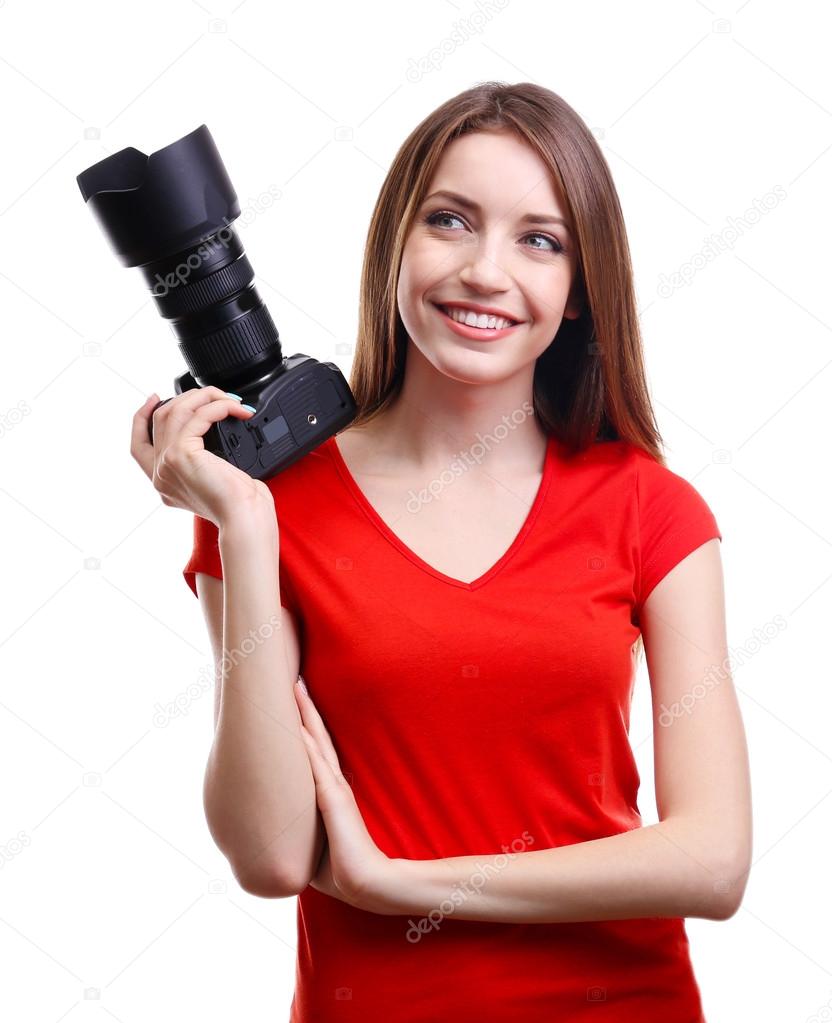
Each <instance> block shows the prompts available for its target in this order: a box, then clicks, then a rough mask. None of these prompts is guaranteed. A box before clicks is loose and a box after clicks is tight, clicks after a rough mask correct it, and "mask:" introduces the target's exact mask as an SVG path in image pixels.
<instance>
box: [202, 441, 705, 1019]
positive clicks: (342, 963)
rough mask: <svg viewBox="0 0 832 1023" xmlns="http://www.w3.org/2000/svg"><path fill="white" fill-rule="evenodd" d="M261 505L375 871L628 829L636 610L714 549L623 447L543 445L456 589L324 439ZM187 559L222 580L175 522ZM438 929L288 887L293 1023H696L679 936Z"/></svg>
mask: <svg viewBox="0 0 832 1023" xmlns="http://www.w3.org/2000/svg"><path fill="white" fill-rule="evenodd" d="M268 486H269V487H270V489H271V490H272V493H273V495H274V498H275V505H276V509H277V517H278V522H279V528H280V587H281V593H282V602H283V604H284V605H285V606H286V607H288V608H289V609H290V610H291V611H292V613H293V615H294V617H295V620H296V622H297V624H298V629H299V633H300V643H301V664H300V671H301V674H302V676H303V678H304V679H305V681H306V684H307V686H308V688H309V692H310V695H311V696H312V698H313V700H314V701H315V704H316V706H317V708H318V710H319V711H320V713H321V715H322V716H323V719H324V722H325V723H326V725H327V728H328V729H329V732H330V734H331V736H332V739H333V743H334V745H335V748H336V750H337V752H338V756H339V758H340V762H341V766H342V769H343V771H344V773H345V774H346V776H347V778H348V779H349V780H350V782H351V785H352V788H353V791H354V793H355V798H356V801H357V803H358V806H359V808H360V810H361V812H362V815H363V818H364V821H365V823H366V825H367V828H368V831H369V832H370V834H371V835H372V837H373V839H374V840H375V842H376V844H377V845H378V846H379V848H380V849H381V850H382V851H383V852H384V853H386V854H387V855H388V856H391V857H402V858H406V859H431V858H437V857H447V856H469V855H483V856H487V855H496V854H498V853H501V852H505V851H506V850H505V849H504V848H503V847H504V846H505V847H508V850H509V851H519V850H537V849H547V848H551V847H554V846H561V845H569V844H572V843H576V842H586V841H590V840H592V839H596V838H604V837H606V836H608V835H614V834H618V833H620V832H623V831H628V830H630V829H634V828H638V827H640V826H641V817H640V814H639V810H638V805H637V794H638V789H639V774H638V770H637V767H636V764H635V759H634V756H633V752H632V749H631V746H630V743H629V739H628V731H629V717H630V702H631V697H632V692H633V685H634V682H635V668H636V661H635V656H634V650H633V644H634V643H635V641H636V639H637V637H638V635H639V626H638V613H639V609H640V607H641V605H642V603H643V602H644V600H645V599H646V597H647V595H648V594H649V593H650V591H651V590H652V589H653V587H654V586H655V585H656V583H658V582H659V580H660V579H662V578H663V576H664V575H665V574H666V573H667V572H668V571H669V570H670V569H671V568H673V566H674V565H676V564H677V563H678V562H679V561H680V560H681V559H682V558H684V557H685V556H686V555H688V554H689V553H690V552H691V551H693V550H694V549H695V548H697V547H699V546H700V545H701V544H703V543H705V541H707V540H709V539H711V538H713V537H716V538H718V539H720V540H721V539H722V536H721V534H720V532H719V530H718V528H717V524H716V521H715V519H714V516H713V515H712V513H711V511H710V509H709V507H708V505H707V504H706V503H705V501H704V499H703V498H702V497H701V496H700V494H699V493H698V491H696V490H695V489H694V487H693V486H692V485H691V484H690V483H689V482H687V481H686V480H685V479H683V478H682V477H680V476H678V475H676V474H675V473H673V472H671V471H670V470H669V469H667V468H665V467H664V466H662V465H660V464H659V463H658V462H656V461H655V460H654V459H653V458H652V457H651V456H650V455H648V454H647V453H646V452H644V451H642V450H641V449H639V448H637V447H636V446H634V445H632V444H629V443H627V442H624V441H612V442H601V443H598V444H595V445H593V446H592V447H591V448H589V449H588V450H587V451H585V452H583V453H581V454H580V455H577V456H574V457H571V458H570V457H567V454H566V449H565V447H564V446H563V445H562V443H561V442H560V441H558V440H557V439H556V438H554V437H550V438H549V443H548V445H547V448H546V460H545V468H544V472H543V478H542V481H541V484H540V488H539V491H538V493H537V495H536V498H535V500H534V502H533V504H532V506H531V508H530V510H529V513H528V517H527V518H526V520H525V523H524V525H523V526H522V528H521V529H520V532H519V533H518V535H517V536H516V538H515V540H514V541H513V543H512V544H511V546H510V547H509V549H508V550H507V551H506V552H505V553H504V554H503V556H502V557H501V558H500V559H499V560H498V561H497V562H496V564H494V565H493V566H492V567H491V568H490V569H489V570H488V571H487V572H485V573H484V574H483V575H481V576H480V577H479V578H478V579H476V580H474V581H473V582H471V583H466V582H461V581H459V580H457V579H453V578H451V577H450V576H447V575H444V574H443V573H442V572H439V571H437V570H436V569H434V568H432V567H431V566H430V565H429V564H427V563H426V562H425V561H423V560H422V559H421V558H420V557H419V556H418V555H416V554H415V553H414V552H413V551H412V550H410V549H409V548H408V547H407V546H406V545H405V544H404V543H402V542H401V541H400V540H399V538H398V537H397V536H396V534H395V533H394V532H393V530H391V529H390V528H388V526H387V525H386V524H385V523H384V521H383V520H382V519H381V517H380V516H379V515H378V514H377V513H376V512H375V510H374V509H373V507H372V506H371V505H370V503H369V502H368V501H367V499H366V498H365V497H364V495H363V493H362V491H361V490H360V489H359V487H358V484H357V482H356V481H355V479H354V478H353V477H352V476H351V475H350V472H349V470H348V468H347V466H346V463H345V462H344V460H343V458H342V457H341V454H340V451H339V450H338V446H337V443H336V442H335V439H334V438H329V439H328V440H327V441H326V442H325V443H324V444H322V445H320V447H318V448H317V449H315V450H314V451H312V452H311V453H310V454H309V455H307V456H305V457H304V458H302V459H301V460H300V461H299V462H296V463H295V464H294V465H292V466H290V467H289V468H288V469H286V470H284V471H283V472H282V473H280V474H278V475H277V476H276V477H274V478H272V479H271V480H269V481H268ZM439 499H441V495H440V498H439ZM484 513H487V511H486V512H484ZM403 514H405V513H403ZM194 538H195V544H194V550H193V554H192V556H191V558H190V560H189V561H188V563H187V566H186V567H185V570H184V574H185V578H186V580H187V582H188V584H189V585H190V586H191V588H192V589H193V590H194V592H196V589H195V583H194V573H195V572H207V573H208V574H210V575H214V576H221V571H222V566H221V564H220V559H219V552H218V548H217V530H216V528H215V527H214V526H213V525H212V524H211V523H210V522H206V521H205V520H203V519H201V518H196V519H195V534H194ZM475 883H476V882H475V881H474V880H473V879H472V881H471V884H472V885H473V884H475ZM445 909H446V912H445V915H444V916H442V918H441V920H438V919H437V917H436V916H434V922H435V923H436V926H433V925H431V926H430V927H429V928H428V929H427V930H426V931H425V930H420V929H419V927H418V924H419V920H418V919H413V918H412V917H408V916H384V915H380V914H374V913H369V912H365V911H363V910H358V909H355V908H352V907H350V906H348V905H347V904H346V903H344V902H341V901H339V900H338V899H334V898H332V897H330V896H328V895H324V894H322V893H320V892H318V891H316V890H315V889H314V888H311V887H308V888H307V889H306V890H305V891H303V892H302V893H301V894H300V895H299V897H298V903H297V924H298V957H297V971H296V988H295V995H294V1000H293V1003H292V1014H291V1023H329V1021H335V1020H338V1021H360V1023H375V1021H383V1023H433V1021H443V1023H444V1021H451V1020H453V1021H454V1023H490V1021H496V1020H506V1019H515V1018H517V1019H523V1020H524V1021H525V1023H544V1021H545V1023H552V1021H553V1020H564V1021H566V1020H568V1021H569V1023H580V1021H584V1020H587V1021H589V1020H591V1021H593V1023H601V1021H609V1023H613V1021H614V1023H628V1021H632V1023H670V1021H672V1023H703V1016H702V1007H701V1002H700V992H699V988H698V985H697V982H696V979H695V977H694V974H693V970H692V966H691V961H690V957H689V946H688V938H687V934H686V932H685V924H684V919H683V918H673V919H663V918H658V917H655V918H639V919H632V920H614V921H598V922H580V923H552V924H549V923H530V924H514V923H495V922H486V921H475V920H460V919H454V917H453V912H452V909H453V907H452V905H449V904H446V906H445ZM423 927H424V925H423Z"/></svg>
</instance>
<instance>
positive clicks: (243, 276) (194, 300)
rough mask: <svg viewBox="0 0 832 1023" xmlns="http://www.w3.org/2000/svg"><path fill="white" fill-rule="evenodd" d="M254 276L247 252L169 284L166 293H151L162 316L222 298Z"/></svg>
mask: <svg viewBox="0 0 832 1023" xmlns="http://www.w3.org/2000/svg"><path fill="white" fill-rule="evenodd" d="M253 279H254V270H253V269H252V266H251V263H250V262H249V261H248V256H246V255H242V256H240V257H239V259H235V260H234V262H233V263H228V264H227V265H226V266H224V267H222V269H221V270H217V272H216V273H213V274H211V276H210V277H204V278H203V279H202V280H201V281H194V282H193V284H188V282H187V280H185V281H184V282H183V283H182V284H179V285H177V286H176V287H172V288H170V289H169V290H168V293H167V294H166V295H154V298H155V299H156V305H157V307H158V309H159V312H160V313H161V314H162V316H164V317H165V319H168V320H169V319H172V318H173V317H175V316H183V315H186V314H188V313H194V312H196V311H197V310H199V309H204V308H205V306H208V305H213V304H214V303H215V302H222V301H223V300H225V299H227V298H229V297H230V296H231V295H234V294H236V293H237V292H238V291H242V290H243V288H245V287H246V286H247V285H248V284H250V283H251V281H252V280H253Z"/></svg>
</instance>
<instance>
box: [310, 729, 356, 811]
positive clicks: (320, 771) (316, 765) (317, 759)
mask: <svg viewBox="0 0 832 1023" xmlns="http://www.w3.org/2000/svg"><path fill="white" fill-rule="evenodd" d="M300 729H301V735H302V736H303V741H304V742H305V743H306V749H307V751H308V753H309V762H310V764H311V766H312V776H313V777H314V779H315V788H316V789H317V791H318V793H319V795H320V794H323V793H324V792H327V791H328V790H330V789H332V788H335V787H337V786H338V785H339V784H340V778H339V777H338V775H336V773H335V772H334V771H333V769H332V765H331V764H330V763H329V762H328V761H327V759H326V758H325V757H324V755H323V754H322V753H321V751H320V748H319V747H318V744H317V743H316V742H315V739H314V737H313V736H312V735H311V734H310V732H309V730H308V729H307V728H305V727H304V726H303V725H301V726H300ZM342 777H343V776H342ZM345 780H346V779H345ZM325 809H328V808H325V807H324V806H321V807H320V810H321V813H324V811H325Z"/></svg>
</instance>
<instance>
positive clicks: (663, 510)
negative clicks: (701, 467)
mask: <svg viewBox="0 0 832 1023" xmlns="http://www.w3.org/2000/svg"><path fill="white" fill-rule="evenodd" d="M637 491H638V522H639V572H638V576H639V577H638V583H637V587H636V611H637V612H638V611H640V610H641V607H642V606H643V604H644V602H645V600H647V598H648V597H649V596H650V593H651V592H652V591H653V589H654V587H655V586H656V585H657V584H658V583H659V582H661V580H662V579H664V577H665V576H666V575H667V573H668V572H669V571H670V570H671V569H672V568H674V567H675V566H676V565H678V564H679V562H680V561H682V560H683V559H684V558H686V557H687V556H688V554H690V553H692V552H693V551H695V550H696V548H697V547H701V546H702V544H703V543H706V542H707V541H708V540H713V539H717V540H719V541H720V542H721V541H722V533H721V532H720V530H719V526H718V525H717V522H716V518H715V517H714V514H713V512H712V511H711V509H710V507H709V506H708V504H707V502H706V501H705V499H704V498H703V497H702V495H701V494H700V493H699V491H698V490H697V489H696V488H695V487H694V486H693V484H692V483H689V482H688V481H687V480H686V479H684V478H683V477H682V476H679V475H677V474H676V473H675V472H672V471H671V470H670V469H668V468H667V467H666V466H664V465H662V464H661V463H659V462H657V461H656V460H655V459H654V458H653V457H652V456H650V455H644V456H640V457H639V459H638V482H637Z"/></svg>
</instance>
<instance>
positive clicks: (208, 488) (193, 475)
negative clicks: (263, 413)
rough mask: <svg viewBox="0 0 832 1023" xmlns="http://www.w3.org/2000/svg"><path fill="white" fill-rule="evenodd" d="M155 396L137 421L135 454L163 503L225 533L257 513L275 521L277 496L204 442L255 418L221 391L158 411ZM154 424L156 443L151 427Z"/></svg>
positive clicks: (196, 393) (199, 392)
mask: <svg viewBox="0 0 832 1023" xmlns="http://www.w3.org/2000/svg"><path fill="white" fill-rule="evenodd" d="M157 399H158V396H157V395H155V394H154V395H151V397H149V398H148V399H147V401H146V402H145V403H144V405H142V407H141V408H140V409H138V411H137V412H136V414H135V415H134V416H133V430H132V437H131V442H130V453H131V454H132V455H133V457H134V458H135V459H136V461H137V462H138V463H139V465H140V466H141V468H142V470H143V471H144V473H145V475H146V476H147V477H148V479H149V480H150V481H151V482H152V483H153V486H154V487H155V488H156V490H157V491H158V492H159V493H160V494H161V496H162V503H163V504H166V505H169V506H171V507H174V508H184V509H186V510H187V511H191V512H193V513H194V514H195V515H199V516H201V517H202V518H204V519H208V520H210V521H211V522H213V523H214V525H215V526H217V527H219V526H221V525H223V524H226V523H228V522H230V521H232V520H233V519H235V518H237V517H239V516H240V515H246V514H248V513H249V512H250V510H251V509H252V508H257V509H258V510H259V509H260V508H261V507H265V508H266V509H268V510H270V512H271V515H272V516H274V501H273V498H272V494H271V491H270V490H269V488H268V487H267V486H266V484H265V483H263V482H262V481H261V480H255V479H253V478H252V477H251V476H249V475H248V473H246V472H243V471H242V470H241V469H238V468H237V467H236V466H235V465H232V464H231V463H230V462H228V461H226V460H225V459H224V458H220V457H219V456H218V455H215V454H214V453H213V452H212V451H207V450H206V448H205V444H204V441H203V437H204V435H205V434H206V433H207V432H208V430H209V429H210V427H211V425H212V424H213V423H218V422H220V421H221V420H223V419H225V418H226V417H227V416H235V417H236V418H238V419H248V418H250V417H251V416H252V415H253V413H252V412H250V411H248V409H246V408H244V407H243V406H242V405H241V404H240V402H239V401H237V400H236V399H235V398H229V396H228V394H227V393H226V392H225V391H223V390H222V389H221V388H219V387H195V388H192V389H190V390H188V391H184V392H183V393H182V394H177V395H176V396H175V397H173V398H171V399H169V400H168V401H166V402H165V404H164V405H161V406H160V407H159V408H156V410H155V411H153V409H154V407H155V406H156V405H157V404H158V400H157ZM151 417H152V421H153V443H152V444H151V442H150V434H149V429H148V426H149V423H150V420H151Z"/></svg>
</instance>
